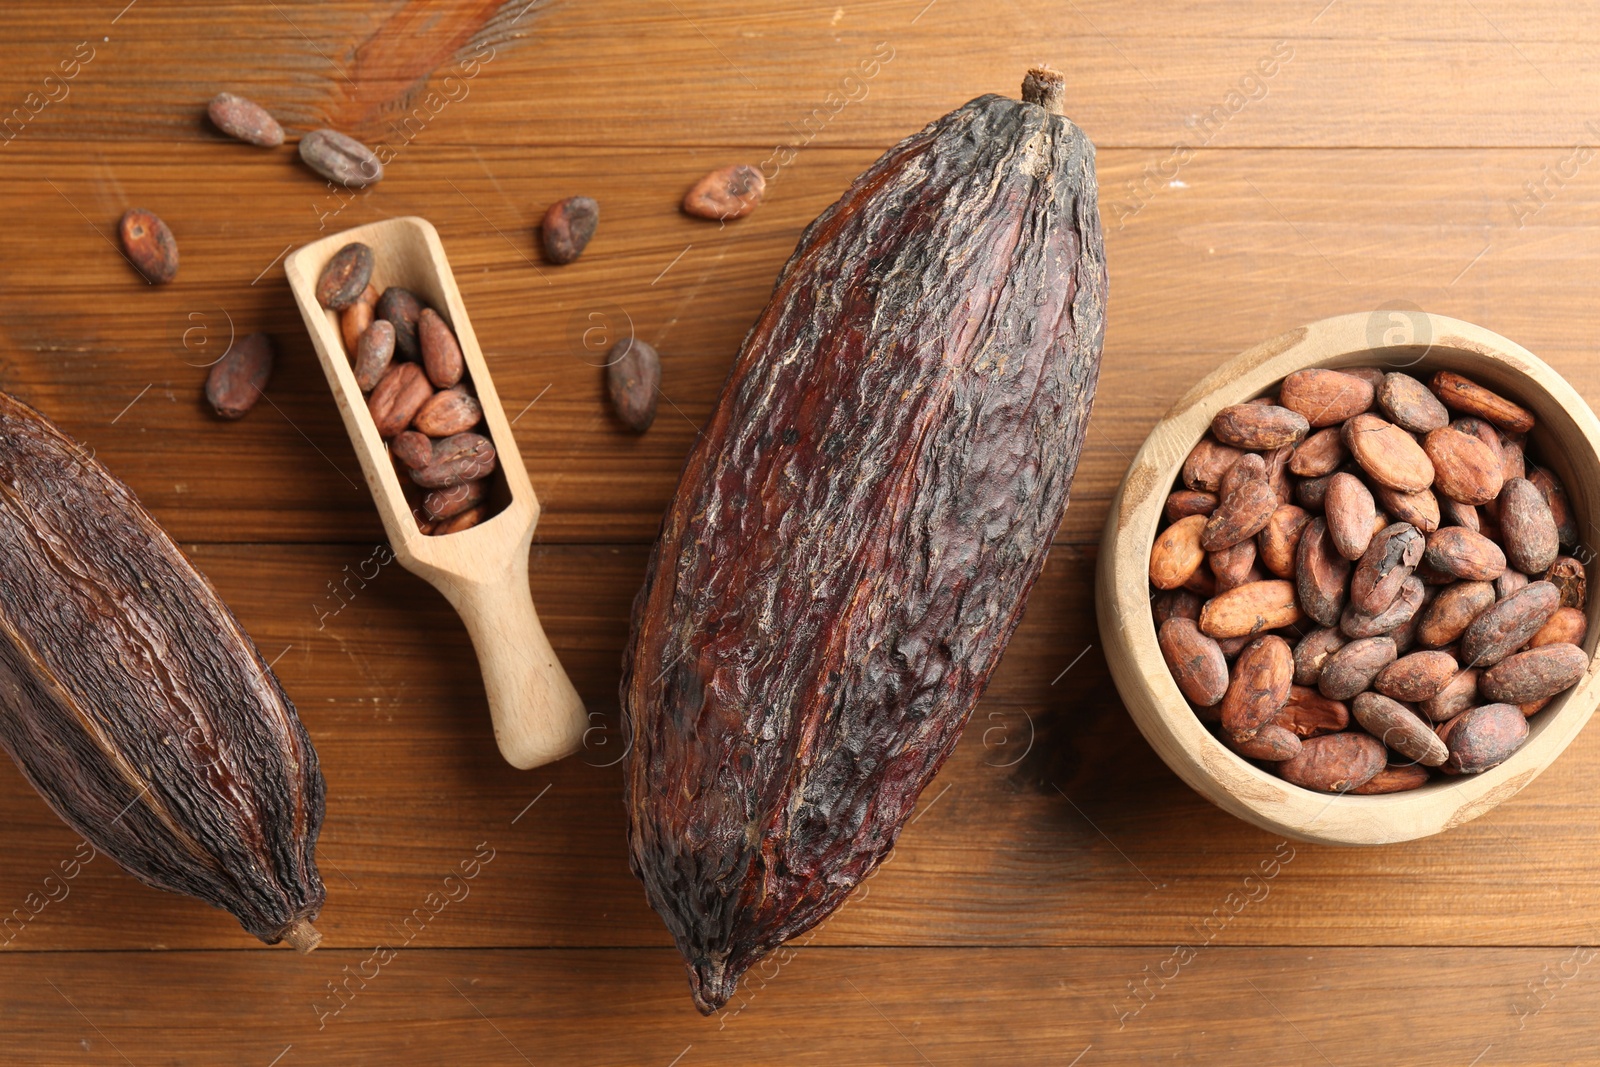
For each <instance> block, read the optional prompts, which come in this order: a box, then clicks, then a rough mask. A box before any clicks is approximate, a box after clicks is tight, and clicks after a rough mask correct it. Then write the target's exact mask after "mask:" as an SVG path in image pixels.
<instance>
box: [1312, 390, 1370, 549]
mask: <svg viewBox="0 0 1600 1067" xmlns="http://www.w3.org/2000/svg"><path fill="white" fill-rule="evenodd" d="M1346 377H1349V375H1346ZM1322 510H1323V515H1324V517H1325V518H1326V519H1327V521H1328V538H1329V540H1331V541H1332V542H1333V548H1334V551H1336V552H1338V553H1339V555H1341V556H1343V557H1344V558H1345V559H1348V560H1350V561H1352V562H1354V561H1355V560H1358V559H1360V558H1361V555H1362V553H1364V552H1366V550H1367V546H1368V545H1370V544H1371V543H1372V536H1373V534H1374V533H1375V532H1376V531H1375V530H1374V529H1373V525H1374V523H1375V521H1376V519H1377V517H1378V505H1377V503H1376V502H1375V501H1374V500H1373V499H1372V492H1371V491H1370V490H1369V489H1367V486H1366V483H1364V482H1362V480H1361V479H1360V478H1357V477H1356V476H1355V475H1353V474H1343V473H1340V474H1335V475H1334V476H1333V477H1332V478H1330V479H1328V491H1327V493H1326V494H1325V495H1324V496H1323V499H1322Z"/></svg>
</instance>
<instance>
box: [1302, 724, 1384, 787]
mask: <svg viewBox="0 0 1600 1067" xmlns="http://www.w3.org/2000/svg"><path fill="white" fill-rule="evenodd" d="M1386 763H1387V757H1386V756H1385V755H1384V751H1383V745H1381V744H1380V743H1379V742H1378V741H1377V739H1376V738H1372V737H1368V736H1367V735H1366V734H1358V733H1354V732H1349V731H1347V732H1345V733H1341V734H1327V735H1325V736H1323V737H1311V738H1307V739H1306V740H1304V741H1301V742H1300V753H1299V755H1297V756H1294V757H1293V758H1291V759H1286V760H1284V761H1283V762H1281V763H1278V764H1276V765H1275V769H1276V770H1277V772H1278V774H1279V775H1280V776H1282V778H1283V780H1284V781H1286V782H1289V783H1291V784H1293V785H1298V786H1300V787H1301V788H1303V789H1314V790H1316V791H1318V792H1321V793H1348V792H1350V791H1351V790H1354V789H1359V788H1360V787H1361V786H1363V785H1366V784H1367V783H1368V782H1370V781H1372V779H1373V778H1375V777H1376V776H1377V775H1378V773H1379V772H1380V771H1382V770H1383V768H1384V766H1385V764H1386Z"/></svg>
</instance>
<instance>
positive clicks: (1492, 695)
mask: <svg viewBox="0 0 1600 1067" xmlns="http://www.w3.org/2000/svg"><path fill="white" fill-rule="evenodd" d="M1588 670H1589V655H1588V653H1586V652H1584V650H1583V649H1581V648H1579V647H1578V646H1577V645H1568V644H1560V643H1557V644H1549V645H1541V646H1540V647H1538V648H1530V649H1529V650H1528V651H1526V652H1517V653H1514V654H1512V655H1510V656H1507V657H1506V658H1505V659H1503V660H1501V661H1500V662H1499V663H1496V664H1495V665H1494V666H1493V667H1490V668H1489V669H1488V670H1486V671H1484V672H1483V674H1482V676H1481V677H1479V679H1478V692H1480V693H1482V694H1483V697H1484V699H1485V700H1492V701H1495V702H1496V703H1501V704H1526V703H1528V702H1530V701H1534V700H1543V699H1544V698H1545V697H1553V696H1555V695H1556V694H1557V693H1559V692H1561V691H1562V690H1563V689H1566V688H1568V687H1570V686H1572V685H1573V684H1575V683H1576V682H1577V681H1578V679H1580V678H1582V677H1583V676H1584V674H1585V673H1586V672H1587V671H1588Z"/></svg>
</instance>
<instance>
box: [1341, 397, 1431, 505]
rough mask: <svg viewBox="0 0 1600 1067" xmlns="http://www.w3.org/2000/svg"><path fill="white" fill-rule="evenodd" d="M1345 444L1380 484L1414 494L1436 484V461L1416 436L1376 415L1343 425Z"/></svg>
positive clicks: (1352, 420) (1369, 475) (1358, 418)
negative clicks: (1418, 441)
mask: <svg viewBox="0 0 1600 1067" xmlns="http://www.w3.org/2000/svg"><path fill="white" fill-rule="evenodd" d="M1344 446H1345V447H1346V448H1348V449H1349V450H1350V455H1351V456H1353V457H1354V458H1355V461H1356V463H1357V464H1359V465H1360V467H1361V469H1362V470H1364V471H1366V472H1367V476H1368V477H1370V478H1371V479H1372V480H1373V481H1375V482H1377V483H1378V484H1379V485H1381V486H1385V487H1386V488H1389V489H1398V490H1400V491H1401V492H1403V493H1415V492H1418V491H1420V490H1423V489H1426V488H1428V487H1429V486H1430V485H1432V484H1433V473H1434V472H1433V461H1432V460H1430V459H1429V458H1428V454H1427V453H1426V452H1424V451H1423V450H1422V446H1421V445H1419V444H1417V442H1416V439H1415V438H1413V437H1412V436H1411V435H1410V434H1409V433H1407V432H1406V431H1404V430H1402V429H1401V428H1400V427H1398V426H1396V425H1395V424H1394V423H1392V422H1386V421H1385V420H1383V419H1380V418H1378V416H1376V415H1357V416H1356V417H1355V418H1353V419H1351V420H1350V421H1349V422H1346V423H1345V424H1344Z"/></svg>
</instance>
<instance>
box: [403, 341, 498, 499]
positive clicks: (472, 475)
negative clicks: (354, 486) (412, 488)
mask: <svg viewBox="0 0 1600 1067" xmlns="http://www.w3.org/2000/svg"><path fill="white" fill-rule="evenodd" d="M415 365H416V364H413V363H402V364H401V366H402V367H411V366H415ZM494 461H495V452H494V445H493V444H492V443H491V442H490V441H489V439H488V438H487V437H484V436H483V435H482V434H476V433H458V434H452V435H451V436H449V437H446V438H445V439H444V440H442V441H435V442H434V443H433V458H432V460H431V461H430V462H429V463H428V465H427V466H426V467H422V468H420V469H413V470H412V471H411V480H412V481H413V482H416V483H417V484H418V485H420V486H422V488H424V489H448V488H450V487H451V486H452V485H460V484H461V483H462V482H474V481H477V480H478V479H479V478H487V477H488V476H489V474H490V472H492V471H493V470H494Z"/></svg>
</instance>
